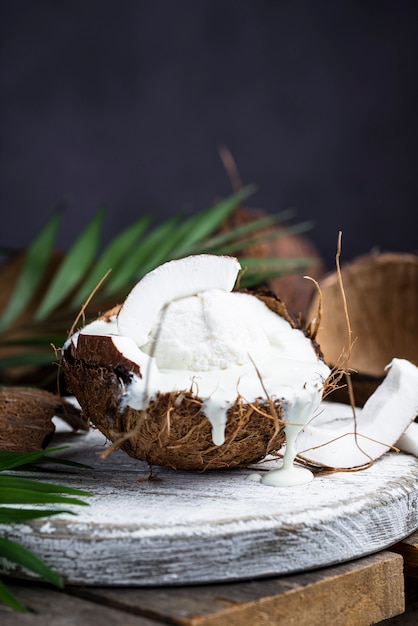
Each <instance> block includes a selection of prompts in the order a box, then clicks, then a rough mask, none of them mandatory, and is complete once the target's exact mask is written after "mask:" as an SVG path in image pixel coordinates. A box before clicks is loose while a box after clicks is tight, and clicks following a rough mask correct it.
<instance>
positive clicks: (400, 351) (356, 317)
mask: <svg viewBox="0 0 418 626" xmlns="http://www.w3.org/2000/svg"><path fill="white" fill-rule="evenodd" d="M341 278H342V283H343V288H344V292H345V297H346V301H347V307H348V316H349V323H350V327H351V339H349V337H348V332H347V318H346V314H345V311H344V306H343V299H342V293H341V283H340V280H339V276H338V273H337V272H334V273H332V274H330V275H329V276H327V277H326V278H325V279H324V280H323V281H322V282H321V285H320V288H321V296H322V320H321V324H320V327H319V330H318V333H317V335H316V338H317V340H318V343H319V344H320V345H321V348H322V350H323V352H324V354H325V355H326V358H327V362H328V364H329V365H331V366H335V367H344V368H345V367H346V365H348V368H349V369H350V370H352V374H351V376H350V378H351V381H352V386H353V391H354V399H355V402H356V404H357V405H358V406H363V405H364V403H365V402H366V400H367V399H368V398H369V397H370V395H371V394H372V393H373V392H374V391H375V390H376V388H377V387H378V385H379V384H380V383H381V382H382V380H383V379H384V377H385V367H386V365H388V364H389V363H390V362H391V361H392V359H393V358H395V357H396V358H404V359H408V360H409V361H411V362H412V363H414V364H415V365H418V255H415V254H406V253H393V252H387V253H371V254H367V255H363V256H360V257H357V258H356V259H354V260H353V261H352V262H350V263H347V264H345V265H343V266H342V268H341ZM318 305H319V296H318V295H316V296H315V297H314V299H313V301H312V304H311V307H310V311H309V318H310V319H313V318H314V317H315V316H316V315H317V312H318ZM350 341H351V342H352V343H351V349H350V348H349V342H350ZM348 354H349V357H350V358H349V363H348V364H347V363H346V362H345V359H346V357H347V355H348ZM328 399H329V400H333V401H337V402H346V403H348V402H349V401H350V399H349V395H348V392H347V389H346V388H344V387H342V388H339V389H336V390H335V391H333V393H332V394H330V395H329V397H328Z"/></svg>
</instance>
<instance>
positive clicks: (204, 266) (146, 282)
mask: <svg viewBox="0 0 418 626" xmlns="http://www.w3.org/2000/svg"><path fill="white" fill-rule="evenodd" d="M240 269H241V266H240V264H239V262H238V260H237V259H236V258H234V257H227V256H217V255H211V254H199V255H192V256H188V257H185V258H183V259H178V260H175V261H168V262H167V263H164V264H163V265H160V266H159V267H157V268H156V269H154V270H152V271H151V272H149V273H148V274H146V275H145V276H144V277H143V278H142V279H141V280H140V281H139V282H138V283H137V284H136V285H135V287H134V288H133V289H132V291H131V292H130V293H129V295H128V296H127V298H126V299H125V302H124V303H123V307H122V308H121V310H120V312H119V314H118V317H117V322H118V330H119V333H120V334H121V335H126V336H128V337H131V338H132V339H133V340H134V341H135V343H136V344H137V345H138V346H142V345H143V344H145V343H146V341H147V339H148V334H149V333H150V331H151V329H152V326H153V323H154V320H155V318H156V316H157V315H158V313H159V311H161V309H163V308H164V307H165V306H166V305H167V304H168V303H170V302H171V301H172V300H175V299H178V298H184V297H186V296H192V295H195V294H197V293H199V292H200V291H207V290H208V289H221V290H223V291H232V289H233V287H234V285H235V281H236V279H237V276H238V272H239V270H240Z"/></svg>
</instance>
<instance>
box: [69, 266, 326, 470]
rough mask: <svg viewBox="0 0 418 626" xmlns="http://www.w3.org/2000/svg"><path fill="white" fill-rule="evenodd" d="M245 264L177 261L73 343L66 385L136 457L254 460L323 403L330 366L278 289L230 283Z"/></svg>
mask: <svg viewBox="0 0 418 626" xmlns="http://www.w3.org/2000/svg"><path fill="white" fill-rule="evenodd" d="M239 269H240V265H239V263H238V261H237V259H235V258H232V257H217V256H214V255H197V256H192V257H187V258H185V259H179V260H176V261H170V262H169V263H166V264H164V265H163V266H160V267H159V268H157V269H156V270H154V271H153V272H150V274H148V275H147V276H145V277H144V278H143V279H142V280H141V281H140V282H139V283H138V284H137V285H136V286H135V287H134V288H133V290H132V291H131V292H130V294H128V296H127V298H126V300H125V302H124V303H123V304H122V306H121V307H120V309H114V310H112V311H111V312H110V313H109V314H108V315H105V316H103V317H102V318H100V319H98V320H96V321H94V322H92V323H91V324H89V325H87V326H86V327H85V328H83V329H81V330H80V331H78V332H77V333H75V334H74V335H73V336H72V337H70V338H69V340H68V341H67V342H66V344H65V346H64V350H63V367H64V372H65V375H66V378H67V381H68V383H69V386H70V390H71V392H72V393H73V394H74V395H75V396H76V398H77V400H78V402H79V403H80V405H81V407H82V409H83V413H84V415H85V416H86V417H87V418H88V419H89V420H90V421H91V422H92V423H93V424H94V425H95V426H97V428H99V430H101V432H103V433H104V435H105V436H106V437H107V438H108V439H110V440H111V441H112V442H114V444H115V446H117V447H121V448H122V449H123V450H125V451H126V452H127V453H128V454H129V455H130V456H133V457H135V458H138V459H140V460H143V461H147V462H148V463H150V464H152V465H154V464H155V465H166V466H170V467H173V468H179V469H198V470H203V469H206V468H223V467H234V466H238V465H242V464H248V463H253V462H256V461H258V460H260V459H262V458H264V457H265V456H266V454H268V453H269V452H271V451H274V450H278V449H280V447H281V445H282V444H283V441H284V437H285V435H284V430H285V423H286V420H287V415H288V414H289V415H290V416H291V417H292V420H293V421H296V419H295V411H296V412H297V407H299V406H303V423H306V421H308V420H309V419H310V417H311V416H312V415H313V414H314V413H315V411H316V410H317V409H318V406H319V404H320V402H321V398H322V392H323V388H324V383H325V381H326V379H327V377H328V375H329V373H330V370H329V368H328V366H327V365H326V364H325V363H324V361H323V358H322V354H321V352H320V350H319V348H318V346H317V345H316V344H315V343H314V342H312V341H311V339H310V338H309V337H308V336H307V335H306V334H305V332H304V331H303V330H302V329H301V328H299V327H298V325H297V323H296V322H295V321H294V320H293V318H292V317H291V316H289V315H288V314H287V311H286V308H285V307H284V305H283V303H282V302H281V301H280V300H279V299H278V298H276V297H275V296H273V295H271V294H267V293H263V294H258V295H254V294H250V293H248V292H238V291H232V289H233V287H234V283H235V281H236V278H237V275H238V271H239ZM303 423H302V424H300V427H301V426H303Z"/></svg>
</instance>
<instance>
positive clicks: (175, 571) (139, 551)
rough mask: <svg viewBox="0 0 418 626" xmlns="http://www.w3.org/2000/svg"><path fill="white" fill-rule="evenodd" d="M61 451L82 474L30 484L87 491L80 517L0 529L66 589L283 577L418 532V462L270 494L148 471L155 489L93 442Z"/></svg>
mask: <svg viewBox="0 0 418 626" xmlns="http://www.w3.org/2000/svg"><path fill="white" fill-rule="evenodd" d="M65 442H67V443H69V445H70V447H69V448H68V449H67V450H64V451H62V452H60V453H57V454H60V455H61V456H63V457H65V458H69V459H73V460H76V461H79V462H83V463H87V464H89V465H90V466H92V469H89V470H84V471H83V470H77V471H76V472H73V473H71V474H59V475H57V474H52V473H48V474H45V473H43V474H42V475H41V478H42V480H50V481H52V482H60V483H62V484H68V485H70V486H74V487H78V488H83V489H86V490H88V491H91V492H92V493H93V494H94V496H93V497H92V498H89V503H90V506H88V507H77V508H74V511H75V512H76V513H77V514H76V515H69V514H61V515H60V516H57V517H52V518H45V519H43V520H36V521H32V522H30V523H25V524H21V525H16V526H9V527H3V528H0V530H1V532H2V533H4V534H5V535H6V536H8V537H10V538H11V539H15V540H18V541H19V542H21V543H22V544H23V545H25V546H26V547H28V548H29V549H32V550H34V551H35V552H36V554H38V555H39V556H40V557H41V558H43V559H45V560H46V561H47V563H48V564H49V565H50V566H51V567H53V568H55V569H56V570H57V571H59V572H61V573H63V575H64V577H65V580H66V582H67V583H70V584H80V585H141V586H156V585H172V584H175V585H180V584H191V583H205V582H222V581H234V580H245V579H251V578H258V577H264V576H270V575H281V574H289V573H295V572H300V571H307V570H312V569H315V568H319V567H323V566H329V565H333V564H336V563H342V562H346V561H349V560H351V559H355V558H357V557H360V556H365V555H367V554H371V553H373V552H376V551H379V550H382V549H384V548H386V547H388V546H390V545H392V544H394V543H395V542H397V541H399V540H401V539H403V538H404V537H407V536H408V535H410V534H411V533H412V532H414V531H415V530H416V529H417V528H418V459H416V458H415V457H413V456H410V455H406V454H396V453H392V452H391V453H389V454H386V455H385V456H384V457H383V458H382V459H380V460H379V461H377V462H376V463H375V464H374V465H373V466H372V467H371V468H369V469H368V470H366V471H362V472H355V473H337V474H333V475H328V476H322V477H320V476H317V477H315V479H314V480H313V482H311V483H310V484H308V485H304V486H300V487H292V488H277V487H269V486H266V485H263V484H260V483H253V482H251V481H248V480H246V477H247V475H248V474H250V473H251V472H252V471H253V469H239V470H233V471H222V472H221V471H215V472H205V473H188V472H182V471H174V470H169V469H163V468H155V475H156V479H155V480H146V479H147V478H148V476H149V468H148V466H147V465H146V464H144V463H140V462H137V461H135V460H133V459H130V458H129V457H128V456H127V455H126V454H124V453H123V452H120V451H118V452H115V453H113V454H111V455H110V456H109V457H108V458H107V459H106V460H101V459H100V457H99V453H100V452H101V451H103V449H104V448H105V446H106V442H105V440H104V438H103V437H102V435H101V434H100V433H98V432H97V431H91V432H90V433H88V434H87V435H84V434H77V435H71V436H69V435H67V434H64V433H62V434H57V435H56V436H55V439H54V441H53V442H52V445H54V446H56V445H60V444H62V443H65ZM275 463H277V464H278V465H279V464H280V461H276V462H275ZM260 467H261V468H263V467H264V466H263V465H261V466H260ZM259 471H262V469H260V470H259ZM31 475H32V474H31ZM8 571H9V573H13V574H18V575H20V574H21V573H19V572H18V571H16V570H8Z"/></svg>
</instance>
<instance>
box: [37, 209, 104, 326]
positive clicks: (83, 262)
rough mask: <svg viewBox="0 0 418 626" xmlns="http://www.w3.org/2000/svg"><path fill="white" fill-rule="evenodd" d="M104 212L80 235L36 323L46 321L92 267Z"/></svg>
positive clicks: (47, 295) (47, 296)
mask: <svg viewBox="0 0 418 626" xmlns="http://www.w3.org/2000/svg"><path fill="white" fill-rule="evenodd" d="M103 218H104V211H103V209H101V210H100V211H98V213H97V214H96V216H95V217H94V219H93V220H92V221H91V223H90V224H89V225H88V226H87V228H86V229H85V230H84V231H83V232H82V233H81V235H79V237H78V238H77V240H76V242H75V243H74V245H73V246H72V248H71V250H70V251H69V252H68V254H67V255H66V257H65V258H64V261H63V262H62V264H61V265H60V267H59V269H58V271H57V273H56V274H55V276H54V278H53V280H52V282H51V285H50V286H49V289H48V291H47V293H46V294H45V297H44V298H43V300H42V302H41V304H40V306H39V308H38V310H37V312H36V314H35V321H40V320H44V319H45V318H46V317H47V316H48V315H49V314H50V313H51V312H52V311H53V310H54V309H55V308H56V307H57V306H58V305H59V304H61V303H62V302H63V300H64V299H65V298H66V297H67V296H68V295H69V293H70V292H71V291H72V290H73V289H74V288H75V287H76V286H77V285H78V283H79V282H80V280H81V279H82V278H83V276H84V275H85V273H86V271H87V269H88V268H89V267H90V264H91V263H92V261H93V259H94V257H95V255H96V253H97V249H98V247H99V234H100V227H101V225H102V222H103Z"/></svg>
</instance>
